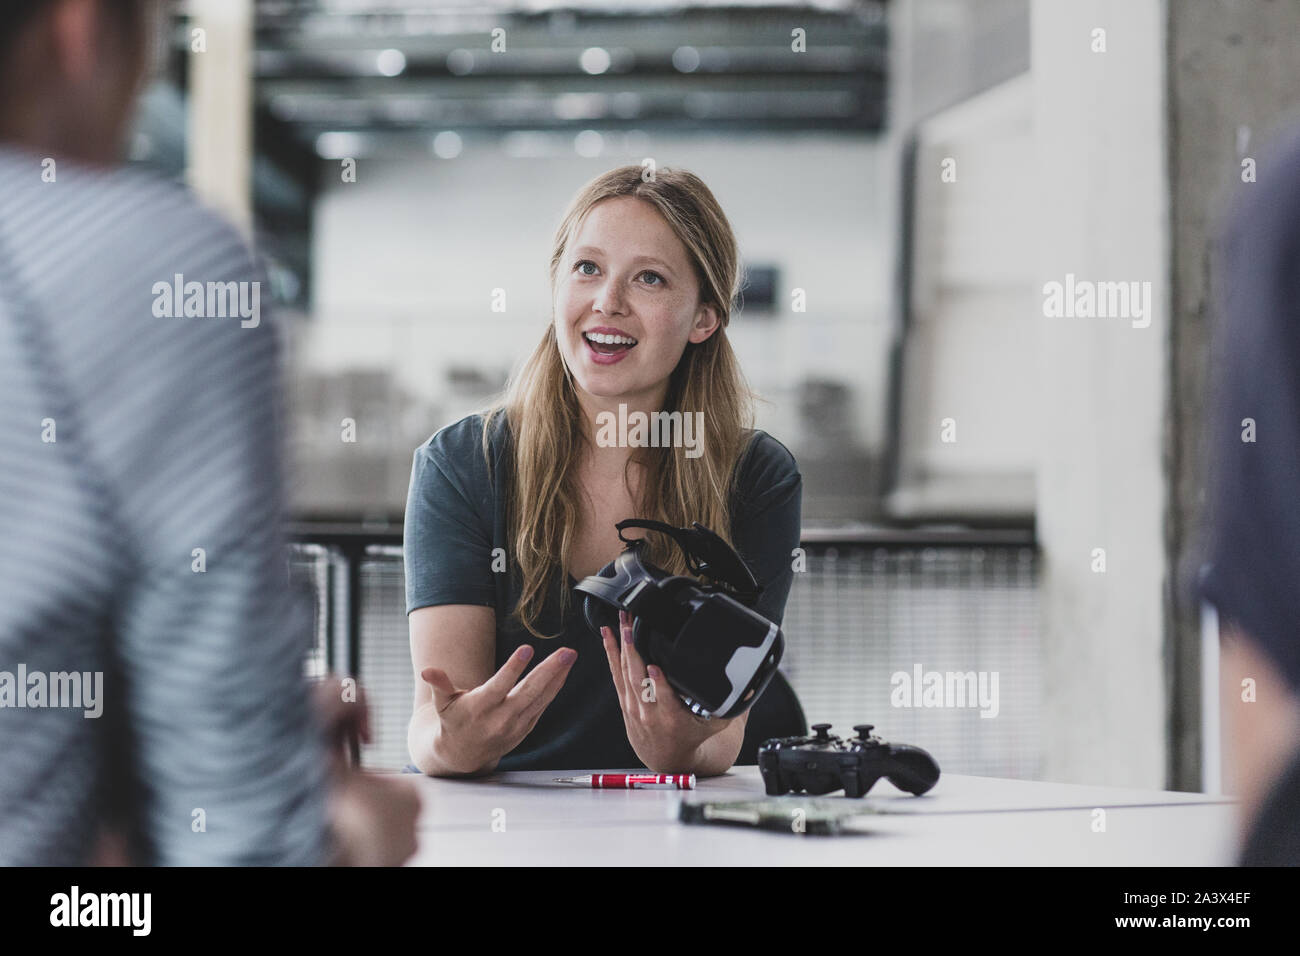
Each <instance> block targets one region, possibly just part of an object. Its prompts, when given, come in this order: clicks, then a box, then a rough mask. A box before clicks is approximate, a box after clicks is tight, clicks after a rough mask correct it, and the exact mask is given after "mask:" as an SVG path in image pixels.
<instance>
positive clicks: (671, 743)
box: [600, 611, 732, 773]
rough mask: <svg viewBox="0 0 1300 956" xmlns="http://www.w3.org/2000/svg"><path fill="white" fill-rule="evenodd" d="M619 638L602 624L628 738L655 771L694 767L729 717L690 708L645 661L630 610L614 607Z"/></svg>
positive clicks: (648, 766)
mask: <svg viewBox="0 0 1300 956" xmlns="http://www.w3.org/2000/svg"><path fill="white" fill-rule="evenodd" d="M618 619H619V630H620V631H621V632H622V633H621V637H622V639H621V640H619V639H618V638H616V637H615V636H614V632H613V631H612V630H611V629H610V628H608V627H602V628H601V629H600V630H601V637H602V638H603V642H604V645H605V656H606V657H608V658H609V670H610V674H611V675H613V678H614V688H615V690H617V692H618V700H619V705H620V706H621V707H622V708H623V724H624V725H625V726H626V727H627V739H628V742H629V743H630V744H631V745H632V749H633V750H635V751H636V755H637V756H638V757H640V758H641V761H642V762H643V763H644V764H645V765H646V767H647V768H649V769H650V770H652V771H654V772H655V773H688V772H694V771H695V770H696V769H697V768H696V766H695V763H696V757H697V752H698V751H699V748H700V745H701V744H703V743H704V742H705V741H706V740H708V739H709V738H710V737H712V736H714V735H715V734H718V733H720V732H722V731H723V730H725V729H726V728H727V726H728V725H729V724H731V723H732V721H731V720H724V719H722V718H719V717H715V718H713V719H712V720H705V719H704V718H703V717H699V716H697V715H695V714H693V713H691V712H690V710H689V709H687V707H686V705H685V704H683V703H682V700H681V698H680V697H678V696H677V693H676V692H675V691H674V690H673V689H672V687H670V686H669V685H668V681H667V680H665V679H664V675H663V671H661V670H660V669H659V668H658V667H653V666H651V667H647V666H646V664H645V661H644V660H642V658H641V655H640V654H639V653H637V649H636V644H635V642H634V641H633V640H632V616H631V615H630V614H628V613H627V612H626V611H619V612H618Z"/></svg>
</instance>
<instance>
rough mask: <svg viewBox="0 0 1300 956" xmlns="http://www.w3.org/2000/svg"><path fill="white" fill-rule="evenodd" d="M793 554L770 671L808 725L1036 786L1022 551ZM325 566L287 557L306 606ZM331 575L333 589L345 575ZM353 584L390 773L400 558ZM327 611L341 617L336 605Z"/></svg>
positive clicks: (403, 687)
mask: <svg viewBox="0 0 1300 956" xmlns="http://www.w3.org/2000/svg"><path fill="white" fill-rule="evenodd" d="M300 547H301V546H300ZM805 548H806V552H807V568H806V570H803V571H801V572H799V573H798V574H796V575H795V581H794V586H793V588H792V589H791V592H790V600H789V602H788V604H787V606H786V615H785V621H784V622H783V626H784V630H785V633H786V640H787V648H786V655H785V659H784V661H783V662H782V669H783V670H784V671H785V673H786V675H787V677H789V679H790V682H791V684H792V685H793V686H794V688H795V691H796V692H797V693H798V695H799V699H800V702H801V703H802V705H803V708H804V712H805V714H806V715H807V718H808V722H809V723H810V724H811V723H819V722H826V723H830V724H833V725H834V732H836V733H840V734H841V735H842V736H849V735H850V734H851V733H852V727H853V725H854V724H855V723H869V724H874V725H875V726H876V733H877V734H879V735H880V736H882V737H884V738H885V739H887V740H894V741H899V742H905V743H913V744H917V745H919V746H922V747H925V748H926V749H927V750H929V751H930V752H931V753H932V754H934V756H935V759H937V760H938V761H939V765H940V766H941V767H943V768H944V769H945V770H946V771H948V772H951V773H973V774H984V775H990V776H1005V777H1018V778H1023V779H1034V778H1036V777H1038V776H1039V774H1040V772H1041V768H1042V753H1041V742H1040V736H1039V715H1040V711H1041V696H1040V695H1041V687H1042V645H1041V640H1040V628H1039V621H1038V599H1037V590H1036V583H1037V560H1038V559H1037V553H1036V552H1035V551H1034V549H1033V548H1030V547H1024V546H1008V545H994V546H985V547H971V546H965V545H964V546H955V547H954V546H944V547H916V546H899V545H890V546H887V547H874V546H869V545H848V546H844V545H839V546H827V545H806V546H805ZM337 561H338V555H337V553H335V552H333V551H332V550H331V549H320V550H318V551H316V552H313V553H312V554H311V555H300V556H299V558H298V565H297V566H296V567H297V573H298V575H299V577H300V578H301V579H303V580H308V579H309V580H310V581H311V583H312V586H314V587H315V589H316V595H317V600H318V608H319V607H323V606H325V605H324V604H323V603H321V602H324V601H325V597H326V595H327V594H328V589H329V587H330V581H331V575H330V573H329V571H330V564H331V562H337ZM334 571H335V573H334V575H333V580H334V581H335V582H337V581H338V580H339V579H342V578H344V577H345V575H343V574H342V573H339V572H338V569H337V567H335V569H334ZM360 580H361V635H360V644H361V646H360V655H359V664H360V667H359V670H360V677H361V683H362V685H363V686H364V687H365V688H366V693H367V697H368V700H369V701H370V706H371V720H372V728H373V730H374V742H373V743H372V744H370V745H369V746H367V747H365V748H364V749H363V753H362V760H363V763H364V765H365V766H367V767H373V768H382V769H397V768H400V767H402V766H404V765H405V764H406V763H407V762H408V761H409V758H408V756H407V751H406V725H407V721H408V720H409V719H410V714H411V700H412V695H413V690H414V688H413V678H412V674H411V663H410V648H409V641H408V634H407V627H406V614H405V593H404V583H403V582H404V578H403V565H402V559H401V549H400V548H396V547H391V546H382V547H381V546H375V547H371V548H369V549H367V552H366V556H365V558H364V560H363V561H362V565H361V573H360ZM330 607H337V608H338V609H339V613H340V614H341V615H342V616H343V617H344V619H345V618H346V598H344V599H343V600H340V601H335V602H333V603H332V604H331V605H330ZM327 616H330V615H325V614H323V613H321V612H320V611H319V610H318V614H317V619H318V628H317V631H318V644H317V648H316V651H315V652H314V654H315V657H314V660H316V661H317V662H323V661H324V660H325V650H324V648H325V647H326V642H328V641H329V640H331V637H330V635H331V634H337V633H338V630H339V627H340V622H339V620H337V617H338V616H339V615H337V614H335V615H333V616H334V617H335V618H336V619H335V620H333V621H329V620H325V618H326V617H327ZM334 646H336V647H338V646H339V645H338V644H337V643H336V644H335V645H334ZM336 659H339V660H342V661H346V659H347V658H346V655H345V654H342V653H339V654H338V655H336ZM315 666H317V667H323V663H318V664H317V665H315ZM336 669H338V670H340V671H343V670H345V669H346V668H344V667H342V666H339V667H336ZM918 669H919V676H920V681H919V687H918V688H917V689H915V690H913V689H912V688H910V687H905V686H904V677H903V676H900V675H905V679H906V681H907V682H908V683H911V682H915V681H916V678H917V676H918ZM995 679H996V684H995V683H994V680H995ZM981 681H983V683H982V684H981ZM927 686H928V687H929V692H928V693H927V691H926V688H927ZM981 687H982V688H983V690H984V691H985V697H984V700H983V703H982V704H981V701H980V699H979V693H978V691H979V690H980V689H981ZM994 691H996V696H994V693H993V692H994ZM902 704H908V705H909V706H900V705H902ZM918 705H919V706H918ZM994 705H995V706H996V713H994V712H995V706H994ZM982 713H988V714H990V716H981V714H982Z"/></svg>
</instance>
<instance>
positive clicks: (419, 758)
mask: <svg viewBox="0 0 1300 956" xmlns="http://www.w3.org/2000/svg"><path fill="white" fill-rule="evenodd" d="M441 730H442V725H441V723H440V722H439V720H438V712H437V710H436V709H435V708H434V706H433V702H432V701H430V702H429V703H427V704H423V705H421V706H420V707H418V708H416V710H415V712H414V713H413V714H412V715H411V722H410V724H409V725H408V726H407V730H406V747H407V750H409V751H410V754H411V762H412V763H414V764H415V766H416V767H418V768H419V769H420V772H421V773H425V774H427V775H429V776H431V777H468V776H474V775H477V774H482V773H490V772H491V771H493V770H495V769H496V765H497V763H498V762H499V761H500V759H501V758H500V757H499V756H498V757H494V758H492V759H491V760H489V761H487V762H486V763H482V764H480V765H479V766H475V767H468V768H467V767H465V766H463V765H462V764H461V763H460V762H459V761H457V760H455V759H453V758H452V757H451V756H450V755H448V754H447V752H446V751H447V745H446V743H447V742H446V738H445V737H443V735H442V733H441Z"/></svg>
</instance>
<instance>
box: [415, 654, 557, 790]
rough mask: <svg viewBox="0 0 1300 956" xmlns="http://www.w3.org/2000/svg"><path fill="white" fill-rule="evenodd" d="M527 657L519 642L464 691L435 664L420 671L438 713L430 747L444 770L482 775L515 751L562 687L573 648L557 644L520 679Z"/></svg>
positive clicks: (527, 660)
mask: <svg viewBox="0 0 1300 956" xmlns="http://www.w3.org/2000/svg"><path fill="white" fill-rule="evenodd" d="M532 657H533V648H532V647H530V646H529V645H527V644H525V645H523V646H522V647H520V648H518V649H517V650H516V651H515V652H514V653H513V654H511V655H510V657H509V659H508V660H507V661H506V662H505V663H504V664H503V665H501V669H500V670H498V671H497V672H496V673H495V674H493V675H492V676H491V677H490V678H488V679H487V680H486V681H485V682H484V683H482V684H480V685H479V686H478V687H474V688H472V689H468V690H466V689H461V688H458V687H456V686H455V685H454V684H453V683H452V681H451V678H449V677H448V676H447V673H446V671H443V670H442V669H440V668H437V667H426V668H424V669H423V670H422V671H421V672H420V677H421V678H422V679H423V680H424V682H425V683H426V684H428V685H429V687H430V689H431V690H432V691H433V701H432V707H433V709H434V711H435V712H436V713H437V730H436V731H435V739H434V741H433V744H432V750H433V753H434V755H435V756H436V757H437V759H438V763H439V764H441V765H443V767H445V768H446V770H447V772H448V773H453V774H475V773H484V772H486V771H489V770H491V769H493V768H494V767H495V766H496V765H497V762H498V761H499V760H500V759H501V758H502V757H504V756H505V755H506V754H508V753H509V752H510V751H512V750H514V749H515V747H517V746H518V745H519V743H520V742H521V741H522V740H523V739H524V738H525V737H527V736H528V734H529V732H530V731H532V729H533V727H534V726H536V724H537V721H538V719H539V718H540V717H541V716H542V711H544V710H545V709H546V708H547V706H548V705H549V704H550V703H551V701H552V700H554V699H555V695H556V694H558V693H559V692H560V688H561V687H563V686H564V682H565V680H566V679H567V678H568V676H569V671H570V670H571V669H572V667H573V662H574V661H575V660H577V659H578V652H577V651H575V650H574V649H573V648H571V647H562V648H560V649H559V650H557V651H555V652H554V653H552V654H551V655H550V656H548V657H547V658H546V660H544V661H542V662H541V663H540V664H538V665H537V666H536V667H535V668H533V672H532V673H531V674H529V675H528V676H527V677H525V678H524V679H523V680H519V677H520V675H521V674H523V672H524V668H526V667H527V666H528V662H529V661H530V660H531V659H532Z"/></svg>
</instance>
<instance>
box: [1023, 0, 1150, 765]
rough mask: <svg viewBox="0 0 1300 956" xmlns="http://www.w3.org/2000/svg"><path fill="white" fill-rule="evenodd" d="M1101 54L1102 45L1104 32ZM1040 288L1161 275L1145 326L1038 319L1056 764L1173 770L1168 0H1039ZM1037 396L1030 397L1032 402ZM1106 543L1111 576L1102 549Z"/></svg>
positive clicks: (1049, 734) (1041, 485)
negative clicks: (1169, 746) (1167, 603)
mask: <svg viewBox="0 0 1300 956" xmlns="http://www.w3.org/2000/svg"><path fill="white" fill-rule="evenodd" d="M1097 27H1101V28H1104V29H1105V30H1106V42H1107V52H1105V53H1093V52H1091V51H1090V35H1091V31H1092V30H1093V29H1094V28H1097ZM1031 43H1032V59H1033V78H1034V124H1035V138H1036V142H1037V150H1036V155H1037V159H1036V167H1037V177H1038V182H1037V190H1038V214H1037V223H1036V238H1037V241H1036V244H1035V245H1036V249H1037V254H1036V263H1037V267H1038V273H1039V279H1040V282H1039V288H1040V289H1041V285H1042V283H1045V282H1049V281H1053V280H1055V281H1063V279H1064V277H1065V275H1066V273H1074V274H1075V275H1076V276H1077V277H1078V278H1086V279H1089V280H1094V281H1124V280H1142V281H1150V282H1151V283H1152V290H1153V295H1154V300H1155V309H1154V318H1153V320H1152V321H1151V325H1150V326H1149V327H1148V328H1144V329H1141V328H1134V327H1133V326H1132V324H1131V322H1129V321H1127V320H1124V319H1118V318H1111V319H1100V318H1094V319H1082V318H1073V319H1069V318H1062V319H1048V318H1043V319H1041V325H1040V328H1041V344H1042V355H1041V361H1040V363H1039V372H1040V382H1039V387H1038V389H1037V394H1038V396H1039V401H1038V402H1037V403H1036V408H1037V412H1038V414H1039V416H1040V419H1039V422H1038V429H1039V431H1038V433H1039V435H1040V436H1041V442H1040V456H1039V466H1038V527H1039V537H1040V540H1041V543H1042V548H1043V558H1044V562H1043V577H1042V606H1043V612H1044V622H1043V624H1044V639H1045V642H1046V644H1045V649H1046V660H1047V679H1046V686H1045V687H1044V689H1043V691H1044V702H1045V707H1046V710H1045V713H1046V715H1047V717H1046V724H1045V726H1044V743H1045V746H1046V751H1047V754H1048V763H1047V767H1046V776H1047V777H1048V779H1054V780H1063V781H1079V782H1083V781H1086V782H1088V783H1094V784H1113V785H1125V786H1152V787H1159V786H1163V785H1164V781H1165V752H1166V738H1165V696H1166V695H1165V686H1164V680H1165V679H1164V671H1163V665H1162V660H1163V651H1162V643H1163V624H1162V588H1163V587H1164V584H1165V574H1166V572H1165V556H1164V548H1163V544H1162V528H1163V518H1164V515H1163V509H1164V506H1165V490H1164V481H1163V476H1162V465H1161V450H1162V449H1161V443H1162V421H1163V417H1164V402H1165V361H1166V352H1167V329H1168V326H1167V323H1168V315H1167V305H1166V302H1167V294H1166V293H1167V281H1166V271H1167V263H1168V254H1167V250H1166V245H1167V238H1166V236H1167V208H1166V207H1167V195H1168V188H1167V183H1166V171H1165V165H1164V163H1165V156H1164V147H1165V142H1166V132H1165V126H1164V116H1165V112H1164V79H1165V77H1164V64H1165V36H1164V15H1163V5H1162V4H1161V2H1159V0H1079V2H1072V3H1061V2H1059V0H1034V4H1033V8H1032V37H1031ZM1032 407H1033V406H1029V405H1027V406H1026V411H1027V412H1029V411H1030V410H1031V408H1032ZM1094 548H1104V549H1105V552H1106V571H1105V573H1100V574H1099V573H1094V572H1093V571H1092V570H1091V568H1090V564H1091V561H1092V557H1091V555H1092V550H1093V549H1094Z"/></svg>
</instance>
